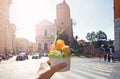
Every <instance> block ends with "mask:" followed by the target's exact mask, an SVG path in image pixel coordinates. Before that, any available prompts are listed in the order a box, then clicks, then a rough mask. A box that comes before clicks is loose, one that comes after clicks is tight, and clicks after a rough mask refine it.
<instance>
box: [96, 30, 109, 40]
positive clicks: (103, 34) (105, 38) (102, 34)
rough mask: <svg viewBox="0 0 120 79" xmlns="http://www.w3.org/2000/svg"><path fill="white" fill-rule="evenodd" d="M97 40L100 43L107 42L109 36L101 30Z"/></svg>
mask: <svg viewBox="0 0 120 79" xmlns="http://www.w3.org/2000/svg"><path fill="white" fill-rule="evenodd" d="M96 35H97V40H98V41H106V40H107V35H106V34H105V32H102V31H101V30H100V31H98V32H97V34H96Z"/></svg>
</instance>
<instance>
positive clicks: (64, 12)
mask: <svg viewBox="0 0 120 79" xmlns="http://www.w3.org/2000/svg"><path fill="white" fill-rule="evenodd" d="M54 24H55V25H56V26H57V31H59V30H64V33H65V34H66V35H67V36H68V44H69V45H71V43H72V42H73V29H72V20H71V17H70V8H69V6H68V4H67V3H66V1H65V0H63V2H62V3H59V4H58V5H57V6H56V19H55V21H54Z"/></svg>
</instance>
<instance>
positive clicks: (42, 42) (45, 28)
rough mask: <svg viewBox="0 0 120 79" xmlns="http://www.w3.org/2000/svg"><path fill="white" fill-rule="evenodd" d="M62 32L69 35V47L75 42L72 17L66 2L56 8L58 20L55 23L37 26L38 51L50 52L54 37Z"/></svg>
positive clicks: (47, 22)
mask: <svg viewBox="0 0 120 79" xmlns="http://www.w3.org/2000/svg"><path fill="white" fill-rule="evenodd" d="M60 30H64V34H66V35H67V37H68V38H67V42H68V44H69V45H71V44H72V42H73V29H72V19H71V17H70V8H69V6H68V4H67V3H66V1H65V0H63V2H62V3H59V4H58V5H57V6H56V19H55V20H54V23H51V22H49V21H47V20H45V21H43V22H41V23H39V24H37V25H36V50H37V51H39V52H48V51H49V46H50V45H51V44H52V43H53V41H54V36H55V35H56V34H57V32H59V31H60Z"/></svg>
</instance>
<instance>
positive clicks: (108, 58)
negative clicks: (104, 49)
mask: <svg viewBox="0 0 120 79" xmlns="http://www.w3.org/2000/svg"><path fill="white" fill-rule="evenodd" d="M111 60H112V62H113V63H114V61H115V55H114V53H112V52H109V53H105V54H104V61H108V62H111Z"/></svg>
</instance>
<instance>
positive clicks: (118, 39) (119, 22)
mask: <svg viewBox="0 0 120 79" xmlns="http://www.w3.org/2000/svg"><path fill="white" fill-rule="evenodd" d="M114 33H115V53H116V54H117V55H118V56H119V57H120V0H114Z"/></svg>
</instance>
